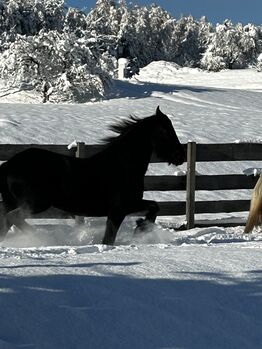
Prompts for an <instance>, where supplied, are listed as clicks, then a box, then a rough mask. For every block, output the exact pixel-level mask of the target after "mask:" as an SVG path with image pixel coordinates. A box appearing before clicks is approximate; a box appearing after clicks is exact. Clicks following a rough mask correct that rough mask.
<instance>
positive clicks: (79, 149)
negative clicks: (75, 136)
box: [75, 142, 85, 225]
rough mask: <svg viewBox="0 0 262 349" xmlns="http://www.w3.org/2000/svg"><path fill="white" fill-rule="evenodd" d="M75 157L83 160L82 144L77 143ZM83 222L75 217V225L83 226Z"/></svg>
mask: <svg viewBox="0 0 262 349" xmlns="http://www.w3.org/2000/svg"><path fill="white" fill-rule="evenodd" d="M76 157H77V158H84V157H85V143H84V142H77V149H76ZM84 222H85V218H84V217H82V216H75V223H76V224H77V225H81V224H84Z"/></svg>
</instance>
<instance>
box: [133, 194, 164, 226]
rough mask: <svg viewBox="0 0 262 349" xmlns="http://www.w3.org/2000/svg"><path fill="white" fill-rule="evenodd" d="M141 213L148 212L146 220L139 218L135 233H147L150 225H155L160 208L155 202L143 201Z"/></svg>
mask: <svg viewBox="0 0 262 349" xmlns="http://www.w3.org/2000/svg"><path fill="white" fill-rule="evenodd" d="M141 211H146V215H145V219H143V218H139V219H138V220H137V221H136V224H137V226H136V229H135V233H137V232H139V231H145V230H146V229H147V227H148V224H149V223H155V221H156V217H157V212H158V211H159V206H158V204H157V203H156V202H155V201H152V200H143V201H142V210H141Z"/></svg>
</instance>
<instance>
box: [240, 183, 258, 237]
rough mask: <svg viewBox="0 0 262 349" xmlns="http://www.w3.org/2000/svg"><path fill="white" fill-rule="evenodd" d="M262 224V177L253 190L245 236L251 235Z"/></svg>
mask: <svg viewBox="0 0 262 349" xmlns="http://www.w3.org/2000/svg"><path fill="white" fill-rule="evenodd" d="M261 224H262V176H260V178H259V180H258V181H257V183H256V185H255V188H254V190H253V194H252V199H251V204H250V210H249V215H248V219H247V224H246V227H245V230H244V234H248V233H251V232H252V230H253V228H254V227H257V226H259V225H261Z"/></svg>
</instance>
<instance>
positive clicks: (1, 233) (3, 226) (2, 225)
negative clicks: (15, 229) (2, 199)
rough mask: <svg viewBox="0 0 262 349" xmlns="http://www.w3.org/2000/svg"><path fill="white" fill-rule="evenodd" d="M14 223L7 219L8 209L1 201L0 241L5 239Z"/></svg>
mask: <svg viewBox="0 0 262 349" xmlns="http://www.w3.org/2000/svg"><path fill="white" fill-rule="evenodd" d="M11 226H12V224H11V223H10V222H9V221H8V219H7V209H6V207H5V205H4V204H3V203H0V241H3V240H4V238H5V236H6V234H7V233H8V230H9V229H10V228H11Z"/></svg>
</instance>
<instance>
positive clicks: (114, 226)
mask: <svg viewBox="0 0 262 349" xmlns="http://www.w3.org/2000/svg"><path fill="white" fill-rule="evenodd" d="M125 216H126V214H123V213H121V212H117V213H110V214H109V215H108V217H107V221H106V231H105V236H104V238H103V241H102V243H103V244H105V245H113V244H114V242H115V239H116V234H117V232H118V229H119V227H120V225H121V223H122V222H123V220H124V218H125Z"/></svg>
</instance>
